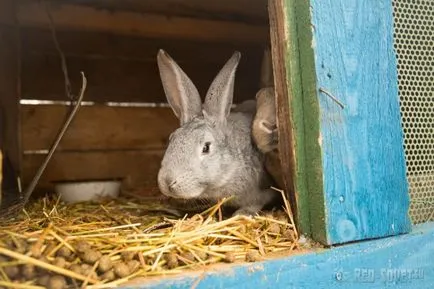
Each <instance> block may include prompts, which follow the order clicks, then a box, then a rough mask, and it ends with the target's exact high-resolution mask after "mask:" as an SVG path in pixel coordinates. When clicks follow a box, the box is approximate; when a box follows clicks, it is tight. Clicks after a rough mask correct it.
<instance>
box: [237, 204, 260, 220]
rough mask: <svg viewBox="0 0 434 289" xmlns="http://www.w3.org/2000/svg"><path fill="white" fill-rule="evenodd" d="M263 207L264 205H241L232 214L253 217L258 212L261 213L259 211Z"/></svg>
mask: <svg viewBox="0 0 434 289" xmlns="http://www.w3.org/2000/svg"><path fill="white" fill-rule="evenodd" d="M261 209H262V206H256V205H255V206H248V207H241V208H239V209H238V210H236V211H235V213H233V215H232V216H239V215H242V216H250V217H253V216H255V215H256V214H257V213H259V211H260V210H261Z"/></svg>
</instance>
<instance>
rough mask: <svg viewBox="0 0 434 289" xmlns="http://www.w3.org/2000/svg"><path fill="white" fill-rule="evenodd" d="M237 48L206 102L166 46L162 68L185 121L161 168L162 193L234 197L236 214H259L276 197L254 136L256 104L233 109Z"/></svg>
mask: <svg viewBox="0 0 434 289" xmlns="http://www.w3.org/2000/svg"><path fill="white" fill-rule="evenodd" d="M240 58H241V53H240V52H238V51H236V52H234V54H233V55H232V56H231V58H230V59H229V60H228V61H227V62H226V64H225V65H224V66H223V68H222V69H221V70H220V71H219V72H218V74H217V76H216V77H215V78H214V80H213V81H212V83H211V85H210V87H209V89H208V92H207V94H206V96H205V101H204V103H203V104H202V103H201V98H200V96H199V93H198V90H197V88H196V87H195V85H194V84H193V82H192V81H191V80H190V79H189V77H188V76H187V75H186V74H185V72H184V71H183V70H182V69H181V68H180V67H179V66H178V64H177V63H176V62H175V61H174V60H173V59H172V58H171V57H170V56H169V54H168V53H167V52H165V51H164V50H162V49H160V50H159V52H158V55H157V62H158V68H159V72H160V77H161V81H162V84H163V88H164V92H165V94H166V97H167V100H168V102H169V105H170V107H171V108H172V110H173V112H174V114H175V115H176V117H177V118H178V119H179V121H180V127H179V128H178V129H176V130H175V131H174V132H172V133H171V135H170V137H169V144H168V146H167V148H166V151H165V153H164V156H163V159H162V161H161V166H160V169H159V172H158V177H157V178H158V186H159V189H160V190H161V192H162V193H163V194H164V195H166V196H169V197H172V198H178V199H190V200H194V199H200V198H203V199H209V200H212V201H218V200H219V199H222V198H223V197H233V198H231V199H230V200H229V205H230V206H234V207H236V211H235V212H234V213H233V215H255V214H257V213H259V212H260V211H261V210H262V208H263V207H264V206H265V205H267V204H269V203H270V202H272V201H273V200H275V198H276V197H278V196H277V195H276V192H275V191H274V190H272V189H270V184H271V182H272V180H271V178H270V176H269V175H268V173H267V172H266V171H265V169H264V164H263V161H264V160H263V155H262V154H261V152H260V151H259V150H258V149H257V148H256V146H255V145H254V143H253V141H252V138H251V124H252V120H253V114H254V109H251V110H252V112H249V110H245V111H238V112H237V111H232V112H231V105H232V101H233V92H234V81H235V74H236V70H237V67H238V63H239V61H240Z"/></svg>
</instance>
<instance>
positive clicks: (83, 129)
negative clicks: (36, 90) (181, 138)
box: [21, 105, 179, 151]
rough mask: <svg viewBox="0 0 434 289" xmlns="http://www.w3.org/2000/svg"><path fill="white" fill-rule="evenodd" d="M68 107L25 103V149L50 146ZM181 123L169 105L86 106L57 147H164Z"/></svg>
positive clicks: (38, 148) (117, 148)
mask: <svg viewBox="0 0 434 289" xmlns="http://www.w3.org/2000/svg"><path fill="white" fill-rule="evenodd" d="M68 110H69V107H68V106H64V105H22V108H21V122H22V130H21V131H22V136H21V137H22V146H23V150H24V151H26V150H47V149H49V148H50V146H51V144H52V142H53V140H54V139H55V137H56V134H57V133H58V131H59V129H60V127H61V126H62V125H63V122H64V120H65V117H66V115H67V114H68ZM178 126H179V121H178V119H177V118H176V117H175V115H174V114H173V112H172V109H170V108H157V107H152V108H150V107H109V106H104V105H95V106H83V107H82V108H81V109H80V112H79V113H78V114H77V116H76V118H75V119H74V121H73V122H72V124H71V126H70V127H69V129H68V131H67V133H66V134H65V136H64V138H63V139H62V141H61V142H60V144H59V146H58V148H57V149H58V150H59V151H62V150H75V151H79V150H104V149H106V150H131V149H135V150H137V149H162V148H164V147H165V146H166V144H167V141H168V137H169V135H170V133H171V132H172V131H174V130H175V129H176V128H177V127H178Z"/></svg>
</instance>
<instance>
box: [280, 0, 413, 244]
mask: <svg viewBox="0 0 434 289" xmlns="http://www.w3.org/2000/svg"><path fill="white" fill-rule="evenodd" d="M285 2H286V5H288V6H290V5H293V4H295V14H294V15H296V19H297V29H298V32H297V34H298V35H299V36H300V37H299V38H298V41H299V51H300V55H299V57H300V67H301V68H302V74H301V79H302V85H303V90H302V92H303V93H302V95H299V96H298V97H300V98H301V99H302V103H303V111H304V115H303V119H304V130H303V134H304V135H305V145H304V149H305V158H306V168H307V169H306V170H305V173H306V175H307V176H306V178H307V184H308V187H307V188H308V195H309V209H310V219H311V231H312V232H313V236H314V237H315V238H316V239H317V240H320V241H321V242H324V243H326V244H339V243H345V242H351V241H356V240H365V239H371V238H379V237H385V236H390V235H396V234H402V233H407V232H408V231H409V230H410V219H409V216H408V209H409V194H408V183H407V178H406V164H405V158H404V150H403V143H404V142H403V131H402V127H401V116H400V107H399V98H398V86H397V83H398V82H397V67H396V59H395V54H394V48H393V20H392V3H391V2H390V1H388V0H363V1H358V2H357V4H356V3H355V2H354V5H347V4H348V3H347V1H346V0H339V1H313V0H312V1H304V0H297V1H295V2H294V1H291V0H285ZM330 15H334V17H329V16H330ZM367 40H369V41H367ZM313 44H314V45H313ZM303 71H304V72H303ZM312 72H313V73H312ZM318 106H319V109H317V107H318ZM311 108H314V109H311ZM318 148H319V150H318ZM318 167H320V168H322V170H318V169H317V168H318ZM315 172H316V173H315ZM315 203H321V205H316V204H315ZM321 208H324V211H321Z"/></svg>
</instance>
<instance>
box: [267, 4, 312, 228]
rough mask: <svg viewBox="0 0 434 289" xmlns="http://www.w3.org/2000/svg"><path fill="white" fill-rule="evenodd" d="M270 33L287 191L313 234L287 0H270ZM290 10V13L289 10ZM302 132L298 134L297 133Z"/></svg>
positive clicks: (295, 51)
mask: <svg viewBox="0 0 434 289" xmlns="http://www.w3.org/2000/svg"><path fill="white" fill-rule="evenodd" d="M269 3H270V5H269V12H270V35H271V51H272V60H273V75H274V82H275V85H274V87H275V93H276V108H277V109H276V112H277V123H278V129H279V152H280V158H281V162H282V176H283V181H284V184H285V192H287V195H288V197H289V199H290V201H291V206H292V209H293V212H295V216H294V217H295V221H296V223H297V227H298V228H299V230H300V231H301V232H302V233H303V234H305V235H309V234H310V223H309V211H308V210H307V205H306V204H305V203H306V201H307V199H306V197H305V196H306V194H305V192H306V188H305V180H304V167H303V165H304V163H303V160H304V157H303V156H304V147H303V139H302V137H303V134H302V133H301V132H302V131H303V129H302V126H303V117H302V105H301V103H300V101H299V99H300V98H298V97H295V95H297V94H300V93H301V86H300V77H299V73H298V72H299V66H298V54H299V53H298V47H297V35H296V32H295V30H294V29H295V27H296V26H295V15H293V14H292V11H293V10H291V9H292V8H291V7H285V6H284V3H283V1H281V0H278V1H274V0H270V1H269ZM287 10H289V12H288V14H285V11H287ZM297 133H298V135H296V134H297Z"/></svg>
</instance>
